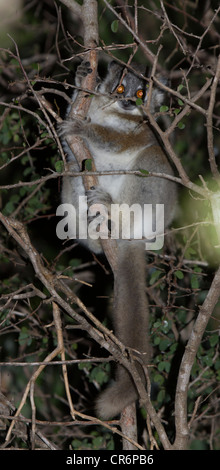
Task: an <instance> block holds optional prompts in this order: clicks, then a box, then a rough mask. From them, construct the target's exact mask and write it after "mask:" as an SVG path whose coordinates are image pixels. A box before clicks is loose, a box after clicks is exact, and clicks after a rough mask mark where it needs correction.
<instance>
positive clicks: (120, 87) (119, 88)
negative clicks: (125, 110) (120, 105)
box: [116, 85, 125, 94]
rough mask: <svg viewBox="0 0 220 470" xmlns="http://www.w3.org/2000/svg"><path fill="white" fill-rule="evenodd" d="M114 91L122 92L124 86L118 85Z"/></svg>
mask: <svg viewBox="0 0 220 470" xmlns="http://www.w3.org/2000/svg"><path fill="white" fill-rule="evenodd" d="M116 91H117V93H120V94H121V93H124V91H125V87H124V86H123V85H119V86H118V88H117V90H116Z"/></svg>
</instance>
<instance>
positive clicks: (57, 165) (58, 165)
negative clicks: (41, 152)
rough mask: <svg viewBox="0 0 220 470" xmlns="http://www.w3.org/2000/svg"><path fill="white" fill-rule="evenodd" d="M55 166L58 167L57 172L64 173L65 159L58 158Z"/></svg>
mask: <svg viewBox="0 0 220 470" xmlns="http://www.w3.org/2000/svg"><path fill="white" fill-rule="evenodd" d="M55 168H56V171H57V173H62V171H63V160H58V161H57V162H55Z"/></svg>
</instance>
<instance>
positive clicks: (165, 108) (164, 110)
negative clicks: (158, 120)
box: [160, 105, 169, 113]
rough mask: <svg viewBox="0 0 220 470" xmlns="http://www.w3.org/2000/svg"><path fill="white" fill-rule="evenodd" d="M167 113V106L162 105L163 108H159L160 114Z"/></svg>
mask: <svg viewBox="0 0 220 470" xmlns="http://www.w3.org/2000/svg"><path fill="white" fill-rule="evenodd" d="M167 111H169V108H168V106H165V105H163V106H161V107H160V112H161V113H166V112H167Z"/></svg>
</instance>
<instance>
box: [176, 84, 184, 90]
mask: <svg viewBox="0 0 220 470" xmlns="http://www.w3.org/2000/svg"><path fill="white" fill-rule="evenodd" d="M182 89H183V84H182V83H181V84H180V85H178V87H177V91H181V90H182Z"/></svg>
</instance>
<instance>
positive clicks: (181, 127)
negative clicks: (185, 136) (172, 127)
mask: <svg viewBox="0 0 220 470" xmlns="http://www.w3.org/2000/svg"><path fill="white" fill-rule="evenodd" d="M185 127H186V126H185V124H184V123H183V122H182V121H180V122H178V128H179V129H180V130H181V131H182V130H183V129H185Z"/></svg>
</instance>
